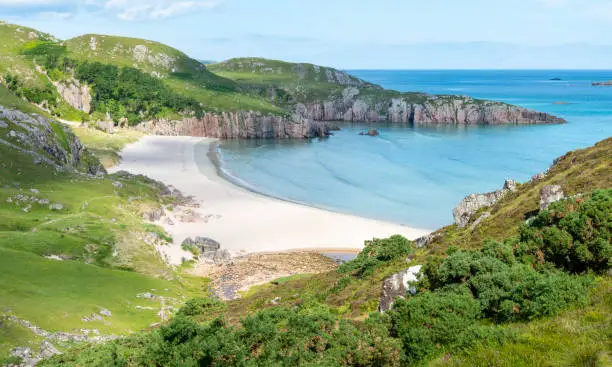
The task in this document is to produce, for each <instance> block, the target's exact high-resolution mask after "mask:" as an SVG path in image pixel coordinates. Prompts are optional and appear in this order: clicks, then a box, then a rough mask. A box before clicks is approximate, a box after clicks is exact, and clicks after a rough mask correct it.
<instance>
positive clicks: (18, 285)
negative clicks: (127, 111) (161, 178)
mask: <svg viewBox="0 0 612 367" xmlns="http://www.w3.org/2000/svg"><path fill="white" fill-rule="evenodd" d="M21 111H25V112H27V114H24V113H22V112H21ZM33 111H35V110H34V107H32V106H31V105H29V104H27V103H25V102H24V101H22V100H21V99H19V98H17V97H16V96H15V95H13V94H12V93H11V92H9V91H8V90H6V89H5V88H4V87H2V86H0V269H2V271H1V272H0V364H2V361H3V360H4V359H5V358H8V355H9V353H10V350H11V349H12V348H14V347H18V346H30V347H32V349H33V350H35V351H37V350H38V349H39V346H40V342H41V341H42V340H43V339H45V337H41V336H40V335H36V334H35V333H34V332H33V331H32V330H29V329H27V328H25V327H24V326H23V324H20V323H19V322H18V321H16V320H17V319H20V320H27V321H29V322H30V323H31V324H34V325H37V326H39V327H41V328H43V329H44V330H47V331H49V332H58V331H62V332H69V333H74V334H75V335H80V333H81V332H80V331H79V330H80V329H88V330H91V329H96V330H98V331H99V332H100V333H101V334H102V335H109V334H116V335H119V334H125V333H129V332H131V331H136V330H140V329H143V328H146V327H148V326H149V325H150V324H152V323H154V322H158V321H159V320H160V317H159V316H158V315H157V313H158V312H159V311H160V309H162V308H163V307H171V306H175V307H178V306H180V305H181V304H182V303H183V302H184V298H185V297H193V296H195V295H196V294H199V293H200V292H202V291H203V290H205V288H204V287H205V286H206V281H205V280H203V279H195V278H188V277H185V276H181V275H180V274H177V273H175V271H174V270H173V269H170V268H169V267H167V266H166V265H165V264H164V262H163V261H162V259H161V258H160V256H159V255H158V254H157V252H156V250H155V249H154V247H153V245H154V244H155V243H158V244H161V245H163V240H162V238H163V236H164V235H165V234H164V233H163V230H161V228H157V227H155V226H152V225H149V224H147V223H144V222H143V220H142V213H143V212H146V211H148V210H151V209H152V208H156V207H158V206H159V205H160V202H167V201H171V200H173V199H172V197H169V196H164V195H163V192H164V190H165V188H164V187H163V186H162V185H161V184H159V183H156V182H153V181H151V180H148V179H146V178H144V177H132V176H100V175H95V174H92V173H101V172H102V168H101V165H100V163H99V162H98V160H97V159H96V158H95V157H94V156H93V155H91V153H90V152H89V151H88V150H87V149H86V148H85V147H83V146H82V145H81V143H80V142H79V140H78V139H77V138H76V137H75V136H74V134H73V133H72V132H71V131H70V129H68V128H67V127H65V126H63V125H61V124H59V123H57V122H54V121H49V120H47V119H46V118H44V117H40V116H39V115H34V114H32V112H33ZM153 290H154V291H153ZM143 292H154V293H155V294H158V295H160V296H163V297H165V299H164V301H163V302H162V303H164V304H165V305H162V303H160V299H159V298H157V299H155V300H150V299H144V298H137V297H136V296H137V295H138V294H139V293H143ZM103 308H104V309H107V310H110V311H111V313H112V315H111V316H108V317H104V318H97V319H94V320H93V321H89V322H88V321H86V319H85V317H90V316H91V315H92V314H96V313H99V312H100V310H101V309H103ZM166 312H171V311H166ZM15 318H17V319H15ZM58 343H59V342H58ZM53 344H55V346H56V347H59V348H62V347H63V346H64V345H63V344H62V343H59V344H57V343H56V342H55V341H54V342H53Z"/></svg>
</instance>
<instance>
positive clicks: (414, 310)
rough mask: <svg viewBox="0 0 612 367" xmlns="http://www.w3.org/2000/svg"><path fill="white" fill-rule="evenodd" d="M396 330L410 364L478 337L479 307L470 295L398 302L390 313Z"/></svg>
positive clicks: (443, 294) (424, 296)
mask: <svg viewBox="0 0 612 367" xmlns="http://www.w3.org/2000/svg"><path fill="white" fill-rule="evenodd" d="M391 316H392V318H393V328H394V331H395V332H396V333H397V337H398V338H399V339H400V340H401V341H402V344H403V347H404V354H405V356H406V359H407V362H409V363H413V362H416V361H419V360H422V359H424V358H426V357H427V356H429V355H431V354H434V353H440V352H442V350H441V348H444V349H452V348H455V347H458V346H462V345H466V344H468V343H469V342H470V341H471V340H473V339H474V338H475V337H476V336H478V331H477V330H476V328H475V324H476V321H477V320H478V319H479V318H480V317H481V312H480V305H479V303H478V301H476V300H475V299H474V298H473V297H472V296H470V295H465V294H463V295H459V294H453V293H450V292H434V293H424V294H421V295H419V296H416V297H412V298H410V299H407V300H398V301H397V302H396V304H395V306H394V310H393V311H392V312H391Z"/></svg>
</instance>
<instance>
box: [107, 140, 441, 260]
mask: <svg viewBox="0 0 612 367" xmlns="http://www.w3.org/2000/svg"><path fill="white" fill-rule="evenodd" d="M212 142H214V139H202V138H193V137H161V136H146V137H143V138H142V139H140V140H139V141H138V142H136V143H134V144H131V145H128V146H127V147H126V148H125V149H124V150H123V151H122V153H121V155H122V162H121V164H120V165H119V166H117V167H115V168H113V171H117V170H125V171H128V172H131V173H136V174H144V175H147V176H149V177H151V178H154V179H156V180H160V181H162V182H164V183H166V184H169V185H173V186H174V187H176V188H177V189H179V190H180V191H182V192H183V194H185V195H192V196H194V198H195V200H196V201H197V202H198V203H199V204H200V208H199V209H195V210H196V211H198V214H199V215H200V216H201V217H208V218H209V220H207V221H206V222H205V221H201V220H200V221H197V222H195V223H182V222H176V223H175V224H174V225H168V224H165V223H164V224H163V226H164V227H165V229H166V230H167V231H168V233H170V234H171V235H172V236H173V238H174V240H175V244H174V246H173V249H172V250H171V251H169V253H168V255H169V257H170V260H171V262H172V263H180V260H181V257H182V256H184V255H185V254H184V253H183V252H182V251H181V250H180V243H181V242H182V241H183V239H185V238H186V237H190V236H204V237H210V238H212V239H214V240H216V241H218V242H219V243H221V246H222V248H225V249H227V250H229V251H230V252H233V253H238V252H280V251H286V250H291V249H360V248H362V246H363V242H364V240H367V239H372V238H373V237H378V238H382V237H388V236H391V235H393V234H401V235H404V236H405V237H407V238H410V239H414V238H417V237H419V236H421V235H424V234H426V233H428V232H429V231H428V230H422V229H416V228H410V227H406V226H401V225H397V224H391V223H385V222H379V221H375V220H370V219H365V218H360V217H356V216H352V215H346V214H339V213H334V212H330V211H326V210H322V209H317V208H311V207H308V206H303V205H299V204H294V203H289V202H285V201H281V200H276V199H273V198H269V197H265V196H262V195H258V194H256V193H252V192H249V191H247V190H244V189H241V188H239V187H237V186H235V185H233V184H231V183H230V182H227V181H225V180H223V179H222V178H220V177H219V176H218V175H217V173H216V169H215V167H214V165H213V164H212V163H211V162H209V161H208V160H205V162H204V163H200V167H198V165H197V164H196V161H195V157H194V152H195V149H194V148H195V145H196V144H198V143H203V144H210V143H212ZM201 151H208V150H207V149H201Z"/></svg>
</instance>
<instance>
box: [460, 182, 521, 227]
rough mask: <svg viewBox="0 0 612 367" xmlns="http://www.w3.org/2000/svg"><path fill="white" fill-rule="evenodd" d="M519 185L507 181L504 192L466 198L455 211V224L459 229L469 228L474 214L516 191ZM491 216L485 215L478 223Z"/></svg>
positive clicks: (499, 191)
mask: <svg viewBox="0 0 612 367" xmlns="http://www.w3.org/2000/svg"><path fill="white" fill-rule="evenodd" d="M517 185H518V184H517V183H516V181H513V180H506V182H505V183H504V188H503V189H502V190H497V191H493V192H488V193H486V194H471V195H468V196H466V197H465V199H463V200H462V201H461V203H459V205H457V206H456V207H455V209H453V218H454V220H455V224H457V225H458V226H459V228H463V227H465V226H467V225H468V223H469V222H470V220H471V219H472V217H473V216H474V214H476V213H477V212H478V211H479V210H480V209H482V208H486V207H489V206H491V205H493V204H495V203H496V202H498V201H499V199H501V198H502V197H503V196H504V195H505V194H506V193H508V192H514V191H516V190H517V187H518V186H517ZM489 215H490V214H489V213H484V217H481V218H478V219H477V221H482V220H484V219H485V218H486V217H488V216H489Z"/></svg>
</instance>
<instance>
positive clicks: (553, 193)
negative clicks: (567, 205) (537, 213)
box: [540, 185, 565, 210]
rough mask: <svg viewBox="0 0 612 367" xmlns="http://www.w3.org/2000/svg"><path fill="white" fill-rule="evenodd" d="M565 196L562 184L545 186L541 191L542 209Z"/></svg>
mask: <svg viewBox="0 0 612 367" xmlns="http://www.w3.org/2000/svg"><path fill="white" fill-rule="evenodd" d="M563 198H565V195H564V194H563V189H562V188H561V186H560V185H548V186H544V187H543V188H542V190H541V191H540V210H544V209H546V208H548V206H549V205H550V204H552V203H554V202H557V201H559V200H561V199H563Z"/></svg>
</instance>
